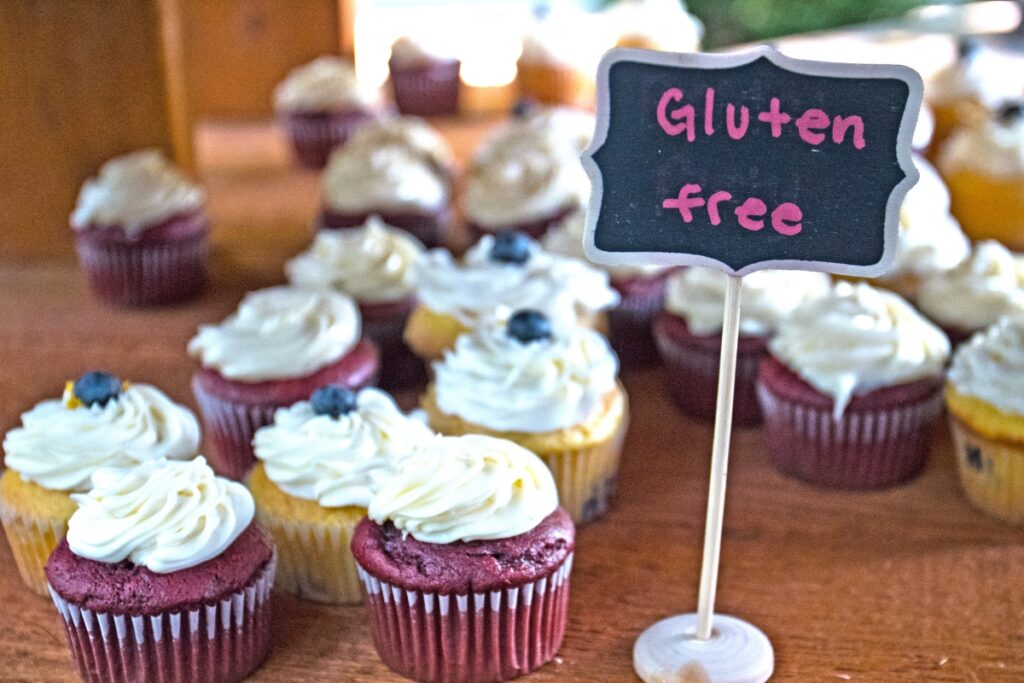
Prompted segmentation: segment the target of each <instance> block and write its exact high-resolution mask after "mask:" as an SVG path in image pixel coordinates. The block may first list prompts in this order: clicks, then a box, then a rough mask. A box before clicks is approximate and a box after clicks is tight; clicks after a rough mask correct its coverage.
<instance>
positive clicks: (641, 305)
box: [608, 289, 665, 367]
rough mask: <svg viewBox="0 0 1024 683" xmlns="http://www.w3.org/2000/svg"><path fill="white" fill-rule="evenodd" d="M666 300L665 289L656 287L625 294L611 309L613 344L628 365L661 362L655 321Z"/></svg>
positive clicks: (610, 321)
mask: <svg viewBox="0 0 1024 683" xmlns="http://www.w3.org/2000/svg"><path fill="white" fill-rule="evenodd" d="M664 302H665V291H664V289H661V290H653V291H652V293H651V294H650V295H647V296H641V295H637V294H632V295H629V296H623V297H622V301H621V302H619V305H618V306H616V307H615V308H613V309H611V310H610V311H608V327H609V331H610V335H609V337H610V341H611V343H612V348H614V349H615V352H616V353H617V354H618V355H619V358H620V359H621V360H622V362H623V365H625V366H626V367H643V366H646V365H653V364H655V363H657V362H658V347H657V345H656V344H655V343H654V334H653V332H652V330H651V323H652V322H653V321H654V318H655V317H656V316H657V315H658V313H659V312H660V311H661V308H662V305H663V304H664Z"/></svg>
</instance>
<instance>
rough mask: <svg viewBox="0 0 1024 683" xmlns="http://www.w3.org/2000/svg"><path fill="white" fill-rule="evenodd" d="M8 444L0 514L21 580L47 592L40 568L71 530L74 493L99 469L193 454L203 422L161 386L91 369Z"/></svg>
mask: <svg viewBox="0 0 1024 683" xmlns="http://www.w3.org/2000/svg"><path fill="white" fill-rule="evenodd" d="M3 449H4V456H5V460H4V463H5V466H6V468H7V469H6V470H4V473H3V476H2V477H0V521H2V522H3V527H4V532H5V533H6V534H7V542H8V543H9V544H10V546H11V552H12V554H13V555H14V561H15V564H16V565H17V567H18V573H19V574H21V578H22V580H23V581H24V582H25V584H26V585H27V586H28V587H29V588H31V589H32V590H34V591H35V592H36V593H39V594H40V595H46V594H47V591H46V578H45V576H44V575H43V567H44V565H45V564H46V558H47V557H49V556H50V553H51V552H52V551H53V549H54V548H55V547H56V545H57V542H58V541H60V539H62V538H63V537H64V534H65V532H66V531H67V524H68V519H69V518H70V517H71V514H72V513H73V512H74V510H75V503H74V501H73V500H72V494H74V493H81V492H83V491H87V490H88V489H89V487H90V477H91V476H92V474H93V472H95V471H96V470H97V469H100V468H114V467H116V468H122V469H128V468H131V467H133V466H135V465H137V464H138V463H140V462H145V461H149V460H157V459H160V458H171V459H185V458H191V457H192V456H194V455H195V454H196V453H197V452H198V451H199V422H198V421H197V420H196V417H195V415H193V414H192V411H190V410H189V409H188V408H186V407H184V406H182V405H179V404H177V403H174V402H173V401H171V399H169V398H168V397H167V396H166V395H165V394H164V393H163V392H161V391H160V390H159V389H157V388H156V387H153V386H150V385H149V384H129V383H127V382H124V383H122V382H121V380H119V379H118V378H116V377H114V376H113V375H110V374H109V373H106V372H89V373H86V374H84V375H82V376H81V377H79V378H78V379H77V380H75V381H74V382H68V384H67V386H66V387H65V388H64V396H63V397H62V398H60V399H49V400H46V401H42V402H41V403H39V404H37V405H36V406H35V407H34V408H32V409H31V410H29V411H28V412H26V413H23V414H22V416H21V426H20V427H16V428H14V429H12V430H11V431H9V432H7V435H6V436H5V437H4V443H3Z"/></svg>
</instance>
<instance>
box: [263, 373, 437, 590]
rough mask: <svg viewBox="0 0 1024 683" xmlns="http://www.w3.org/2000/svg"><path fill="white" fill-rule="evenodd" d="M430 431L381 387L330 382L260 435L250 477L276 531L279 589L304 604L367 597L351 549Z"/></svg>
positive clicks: (277, 417) (280, 413) (284, 411)
mask: <svg viewBox="0 0 1024 683" xmlns="http://www.w3.org/2000/svg"><path fill="white" fill-rule="evenodd" d="M432 436H433V435H432V433H431V432H430V430H428V429H427V428H426V426H424V425H423V424H422V423H421V422H417V421H415V420H412V419H410V418H408V417H406V416H405V415H403V414H402V412H401V411H400V410H399V409H398V406H397V405H395V402H394V400H392V398H391V397H390V396H388V395H387V394H385V393H384V392H382V391H380V390H377V389H363V390H362V391H360V392H359V393H358V394H357V393H355V392H353V391H351V390H349V389H346V388H344V387H340V386H336V385H331V386H327V387H321V388H320V389H317V390H316V391H314V392H313V394H312V397H311V398H310V400H308V401H299V402H298V403H296V404H295V405H293V406H290V407H288V408H280V409H278V411H277V412H276V413H275V414H274V422H273V423H272V424H269V425H267V426H266V427H261V428H260V429H259V430H257V431H256V436H255V437H254V439H253V446H254V449H255V452H256V458H257V459H258V461H259V462H258V463H257V464H256V467H255V468H253V471H252V475H251V477H250V478H249V489H250V490H251V491H252V496H253V498H254V499H255V501H256V515H257V517H258V518H259V521H260V523H261V524H262V525H263V526H264V528H266V529H269V530H270V532H271V533H272V534H273V536H274V542H275V544H276V545H277V551H278V565H277V567H278V574H277V586H278V587H279V588H283V589H284V590H286V591H288V592H289V593H292V594H293V595H297V596H299V597H300V598H305V599H307V600H315V601H317V602H326V603H334V604H354V603H358V602H359V601H360V600H361V596H360V592H359V591H360V588H359V585H360V584H359V577H358V575H357V573H356V563H355V560H354V559H353V558H352V551H351V550H350V549H349V545H350V544H351V542H352V534H353V533H354V532H355V528H356V524H358V523H359V522H360V521H361V520H362V519H363V518H364V517H366V508H367V506H368V505H369V504H370V498H371V497H372V496H373V494H374V493H376V492H377V490H378V489H380V487H381V486H382V485H383V483H384V482H385V481H387V480H388V479H389V478H390V477H391V476H393V475H394V473H395V471H396V470H397V468H398V464H399V461H400V459H401V458H403V457H405V456H407V455H408V454H409V453H411V452H412V451H414V450H415V449H416V448H417V447H419V446H421V445H423V444H424V443H425V442H427V441H428V440H429V439H430V438H431V437H432Z"/></svg>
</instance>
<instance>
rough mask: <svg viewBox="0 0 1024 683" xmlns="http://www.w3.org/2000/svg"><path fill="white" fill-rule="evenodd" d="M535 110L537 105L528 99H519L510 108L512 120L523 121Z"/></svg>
mask: <svg viewBox="0 0 1024 683" xmlns="http://www.w3.org/2000/svg"><path fill="white" fill-rule="evenodd" d="M536 109H537V103H536V102H534V101H533V100H532V99H530V98H529V97H521V98H519V99H518V100H516V103H515V105H513V107H512V118H514V119H525V118H526V117H527V116H529V115H530V114H532V113H533V112H534V110H536Z"/></svg>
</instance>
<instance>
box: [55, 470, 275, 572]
mask: <svg viewBox="0 0 1024 683" xmlns="http://www.w3.org/2000/svg"><path fill="white" fill-rule="evenodd" d="M72 498H73V499H74V501H75V502H76V503H77V504H78V510H76V511H75V513H74V514H73V515H71V520H70V521H69V522H68V535H67V539H68V545H69V546H70V548H71V552H73V553H74V554H76V555H78V556H79V557H85V558H88V559H90V560H96V561H97V562H106V563H109V564H114V563H117V562H123V561H124V560H128V561H130V562H132V563H134V564H136V565H138V566H141V567H146V568H147V569H149V570H150V571H152V572H155V573H157V574H169V573H171V572H176V571H180V570H182V569H188V568H189V567H195V566H198V565H200V564H202V563H203V562H206V561H207V560H212V559H213V558H215V557H217V556H218V555H220V554H221V553H222V552H224V551H225V550H227V548H228V547H229V546H230V545H231V544H232V543H234V542H235V539H236V538H238V537H239V536H240V535H241V534H242V532H243V531H245V530H246V529H247V528H248V526H249V524H250V523H251V522H252V518H253V512H254V511H255V507H254V505H253V502H252V496H251V495H250V494H249V491H248V489H246V488H245V487H244V486H242V485H241V484H239V483H238V482H236V481H231V480H230V479H224V478H222V477H218V476H216V475H215V474H214V473H213V470H212V469H210V466H209V465H207V464H206V458H204V457H203V456H199V457H197V458H196V459H195V460H189V461H185V462H176V461H173V460H161V461H154V462H147V463H143V464H141V465H139V466H138V467H136V468H134V469H132V470H128V471H124V470H110V469H102V470H99V471H97V472H96V474H94V475H93V488H92V490H90V491H89V492H88V493H80V494H75V495H73V496H72Z"/></svg>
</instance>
